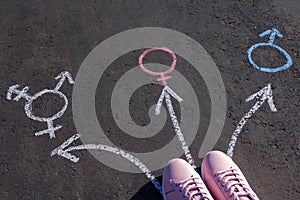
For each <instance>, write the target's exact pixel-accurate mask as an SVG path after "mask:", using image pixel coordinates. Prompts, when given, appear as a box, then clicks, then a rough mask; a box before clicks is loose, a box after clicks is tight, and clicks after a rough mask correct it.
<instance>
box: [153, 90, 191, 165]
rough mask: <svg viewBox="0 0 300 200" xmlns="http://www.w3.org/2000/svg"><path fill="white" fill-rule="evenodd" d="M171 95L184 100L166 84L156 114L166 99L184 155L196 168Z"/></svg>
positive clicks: (178, 99) (180, 100)
mask: <svg viewBox="0 0 300 200" xmlns="http://www.w3.org/2000/svg"><path fill="white" fill-rule="evenodd" d="M171 96H172V97H174V98H175V99H176V100H177V101H178V102H182V101H183V99H182V98H181V97H180V96H178V95H177V94H176V93H175V92H174V91H173V90H172V89H171V88H170V87H168V86H165V87H164V89H163V90H162V92H161V95H160V97H159V99H158V101H157V104H156V108H155V114H156V115H159V114H160V111H161V107H162V103H163V100H164V99H165V102H166V104H167V108H168V112H169V115H170V118H171V121H172V123H173V127H174V129H175V132H176V135H177V137H178V140H179V142H180V144H181V148H182V150H183V151H184V155H185V157H186V159H187V160H188V162H189V164H190V165H191V166H192V167H194V168H196V166H195V164H194V159H193V158H192V155H191V153H190V150H189V147H188V145H187V143H186V142H185V139H184V135H183V133H182V131H181V128H180V125H179V122H178V120H177V116H176V114H175V111H174V108H173V105H172V100H171Z"/></svg>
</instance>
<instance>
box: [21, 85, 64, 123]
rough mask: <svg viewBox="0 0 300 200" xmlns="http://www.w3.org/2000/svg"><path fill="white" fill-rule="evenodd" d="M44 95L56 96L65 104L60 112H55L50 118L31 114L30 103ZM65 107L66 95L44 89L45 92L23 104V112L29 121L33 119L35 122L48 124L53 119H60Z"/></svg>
mask: <svg viewBox="0 0 300 200" xmlns="http://www.w3.org/2000/svg"><path fill="white" fill-rule="evenodd" d="M44 94H55V95H58V96H59V97H60V98H62V99H63V100H64V102H65V104H64V106H63V107H62V108H61V110H60V111H59V112H57V113H56V114H54V115H53V116H52V117H38V116H35V115H34V114H33V113H32V103H33V101H34V100H36V99H37V98H39V97H41V96H43V95H44ZM67 107H68V99H67V97H66V95H64V94H63V93H62V92H60V91H57V90H48V89H45V90H42V91H40V92H38V93H36V94H35V95H33V96H32V97H31V98H30V99H29V100H28V101H27V102H26V103H25V106H24V110H25V113H26V115H27V116H28V117H29V118H30V119H33V120H36V121H40V122H49V121H54V120H55V119H57V118H59V117H61V116H62V115H63V114H64V112H65V111H66V109H67Z"/></svg>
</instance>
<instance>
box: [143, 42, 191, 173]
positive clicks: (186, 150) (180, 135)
mask: <svg viewBox="0 0 300 200" xmlns="http://www.w3.org/2000/svg"><path fill="white" fill-rule="evenodd" d="M156 50H161V51H166V52H168V53H169V54H170V55H171V56H172V58H173V62H172V64H171V66H170V68H169V69H168V70H167V71H165V72H153V71H150V70H148V69H146V68H145V66H144V64H143V58H144V57H145V55H147V54H148V53H149V52H151V51H156ZM176 60H177V59H176V55H175V53H174V52H173V51H172V50H170V49H168V48H166V47H154V48H150V49H147V50H146V51H144V52H143V53H142V54H141V55H140V57H139V64H140V67H141V69H142V70H143V71H144V72H146V73H147V74H150V75H159V76H160V78H158V79H157V81H161V82H162V84H163V85H165V87H164V88H163V90H162V93H161V95H160V97H159V99H158V101H157V104H156V108H155V114H156V115H159V114H160V111H161V106H162V103H163V100H164V99H165V102H166V104H167V108H168V112H169V115H170V118H171V121H172V124H173V127H174V129H175V132H176V135H177V137H178V140H179V142H180V144H181V148H182V149H183V151H184V155H185V157H186V159H187V160H188V163H189V164H190V165H191V166H193V167H194V168H196V166H195V164H194V159H193V157H192V155H191V153H190V150H189V147H188V145H187V143H186V141H185V139H184V135H183V133H182V131H181V128H180V125H179V122H178V120H177V117H176V114H175V111H174V108H173V105H172V101H171V97H170V95H171V96H173V97H174V98H175V99H176V100H177V101H179V102H181V101H183V99H182V98H181V97H179V96H178V95H177V94H176V93H175V92H174V91H173V90H172V89H171V88H170V87H168V86H167V80H168V79H170V78H172V77H171V76H165V74H168V73H170V72H172V71H173V70H174V68H175V65H176Z"/></svg>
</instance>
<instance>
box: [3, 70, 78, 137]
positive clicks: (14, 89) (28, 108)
mask: <svg viewBox="0 0 300 200" xmlns="http://www.w3.org/2000/svg"><path fill="white" fill-rule="evenodd" d="M66 78H67V79H68V81H69V83H70V84H74V80H73V78H72V77H71V74H70V73H69V72H67V71H64V72H62V73H60V74H59V75H58V76H57V77H55V79H56V80H59V82H58V83H57V85H56V87H55V88H54V89H53V90H51V89H44V90H42V91H40V92H38V93H36V94H35V95H33V96H30V95H29V94H27V92H28V90H29V87H28V86H26V87H24V88H23V89H22V90H19V89H18V88H19V87H20V86H19V85H18V84H16V85H13V86H11V87H9V89H8V92H7V95H6V99H8V100H11V99H12V94H16V97H15V98H14V99H13V100H14V101H19V100H20V99H21V98H24V99H25V100H26V101H27V102H26V103H25V106H24V110H25V113H26V115H27V116H28V117H29V118H30V119H33V120H35V121H40V122H46V123H47V126H48V129H46V130H42V131H38V132H36V133H35V136H40V135H44V134H49V136H50V138H51V139H52V138H55V133H54V132H55V131H57V130H58V129H60V128H61V127H62V126H61V125H58V126H55V127H54V125H53V121H54V120H55V119H58V118H60V117H61V116H62V115H63V114H64V112H65V111H66V109H67V107H68V99H67V97H66V95H64V94H63V93H62V92H60V91H59V89H60V88H61V86H62V84H63V83H64V81H65V80H66ZM44 94H54V95H58V96H59V97H60V98H61V99H63V100H64V106H63V107H62V108H61V110H60V111H59V112H57V113H56V114H54V115H53V116H52V117H39V116H35V115H34V114H33V112H32V103H33V101H34V100H36V99H37V98H39V97H41V96H43V95H44Z"/></svg>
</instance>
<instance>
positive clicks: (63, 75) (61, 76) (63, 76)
mask: <svg viewBox="0 0 300 200" xmlns="http://www.w3.org/2000/svg"><path fill="white" fill-rule="evenodd" d="M66 78H67V79H68V81H69V83H70V84H74V80H73V78H72V76H71V74H70V72H68V71H63V72H61V73H60V74H59V75H58V76H57V77H55V79H56V80H58V79H59V82H58V83H57V85H56V87H55V88H54V90H56V91H58V90H59V89H60V87H61V86H62V84H63V83H64V82H65V80H66Z"/></svg>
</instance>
